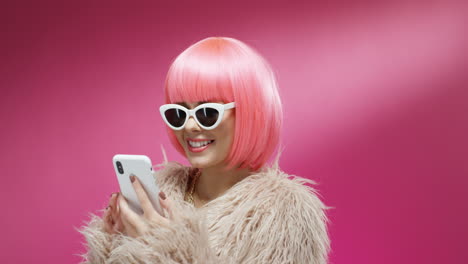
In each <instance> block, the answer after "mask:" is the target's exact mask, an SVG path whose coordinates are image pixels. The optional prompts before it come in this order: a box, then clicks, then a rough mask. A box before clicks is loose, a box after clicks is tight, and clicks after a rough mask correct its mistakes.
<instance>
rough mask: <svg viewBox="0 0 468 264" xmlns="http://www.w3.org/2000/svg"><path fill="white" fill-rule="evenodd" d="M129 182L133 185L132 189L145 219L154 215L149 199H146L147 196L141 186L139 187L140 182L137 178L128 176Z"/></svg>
mask: <svg viewBox="0 0 468 264" xmlns="http://www.w3.org/2000/svg"><path fill="white" fill-rule="evenodd" d="M130 181H131V182H132V184H133V189H135V192H136V194H137V197H138V200H139V201H140V205H141V209H143V213H144V215H145V216H147V217H151V216H152V215H153V214H154V212H155V210H154V208H153V205H152V204H151V201H150V199H149V198H148V195H147V194H146V191H145V189H144V188H143V185H141V183H140V181H139V180H138V177H136V176H134V175H131V176H130Z"/></svg>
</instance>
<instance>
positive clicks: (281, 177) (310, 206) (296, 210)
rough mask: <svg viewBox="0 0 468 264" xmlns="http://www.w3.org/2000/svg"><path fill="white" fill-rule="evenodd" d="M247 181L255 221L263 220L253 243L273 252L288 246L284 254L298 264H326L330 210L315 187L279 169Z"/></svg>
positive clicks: (267, 171) (258, 174) (251, 177)
mask: <svg viewBox="0 0 468 264" xmlns="http://www.w3.org/2000/svg"><path fill="white" fill-rule="evenodd" d="M246 180H247V181H246V182H245V183H246V185H245V188H248V189H250V190H248V192H247V193H251V194H254V195H252V197H251V200H250V201H251V202H252V204H255V209H256V213H255V214H256V216H254V218H261V219H262V220H261V222H262V223H259V227H258V229H257V234H255V235H254V236H256V237H255V239H257V240H258V241H263V242H262V243H267V244H271V245H270V246H271V248H273V249H274V248H278V247H281V245H283V247H284V245H290V246H288V247H286V248H284V252H283V253H284V254H285V255H287V256H290V257H292V258H293V259H294V260H295V261H297V262H299V263H326V261H327V255H328V252H329V244H330V241H329V238H328V232H327V223H328V218H327V215H326V210H327V209H329V208H330V207H327V206H326V205H325V204H324V203H323V202H322V201H321V200H320V198H319V193H318V192H317V190H316V189H315V188H314V185H316V183H315V182H314V181H312V180H310V179H306V178H302V177H299V176H296V175H290V174H287V173H285V172H283V171H281V170H280V169H279V168H278V167H272V168H266V169H264V170H262V171H261V172H260V173H257V174H254V175H251V176H249V177H248V178H246ZM273 234H274V235H273ZM272 235H273V236H274V239H273V240H271V236H272ZM292 245H295V246H292Z"/></svg>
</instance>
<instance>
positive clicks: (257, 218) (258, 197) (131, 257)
mask: <svg viewBox="0 0 468 264" xmlns="http://www.w3.org/2000/svg"><path fill="white" fill-rule="evenodd" d="M160 166H162V167H163V168H162V169H160V170H158V171H156V172H155V177H156V181H157V183H158V184H159V186H160V187H161V189H162V190H164V192H165V193H166V194H167V195H168V196H169V197H170V198H171V199H172V200H173V201H174V204H175V206H176V207H177V209H176V210H178V211H179V212H180V213H181V217H180V218H179V219H176V220H175V221H173V225H172V227H171V228H162V227H158V226H155V227H153V228H152V231H151V232H150V233H149V234H146V235H144V236H142V237H139V238H137V239H134V238H130V237H126V236H124V235H120V234H115V235H109V234H107V233H105V232H104V231H103V221H102V219H101V218H100V217H99V216H96V215H94V214H91V219H90V221H89V222H88V223H86V225H85V226H83V227H82V228H81V229H80V232H81V233H82V234H83V235H84V236H85V238H86V241H87V252H86V253H85V254H82V257H83V263H222V264H225V263H226V264H229V263H311V264H323V263H327V256H328V252H329V249H330V241H329V238H328V234H327V222H328V219H327V217H326V214H325V210H326V209H328V208H329V207H326V206H325V205H324V204H323V203H322V202H321V201H320V199H319V198H318V197H317V193H316V191H315V190H314V189H313V188H312V187H310V186H308V185H305V183H308V184H315V183H314V182H313V181H311V180H308V179H304V178H300V177H296V176H290V175H287V174H285V173H284V172H282V171H281V170H279V168H278V166H277V165H275V166H273V167H271V168H264V169H263V170H262V171H261V172H259V173H257V174H253V175H250V176H249V177H247V178H245V179H244V180H242V181H240V182H238V183H237V184H235V185H234V186H233V187H232V188H231V189H229V190H228V191H227V192H226V193H224V195H222V196H220V197H218V198H217V199H215V200H212V201H211V202H209V203H207V204H206V205H205V206H204V207H203V208H200V209H196V208H194V207H193V206H192V205H189V204H188V203H186V202H184V201H183V197H184V193H185V189H186V187H187V183H188V180H189V179H188V177H189V176H188V175H189V174H190V170H191V168H189V167H185V166H183V165H180V164H178V163H174V162H171V163H164V164H162V165H160Z"/></svg>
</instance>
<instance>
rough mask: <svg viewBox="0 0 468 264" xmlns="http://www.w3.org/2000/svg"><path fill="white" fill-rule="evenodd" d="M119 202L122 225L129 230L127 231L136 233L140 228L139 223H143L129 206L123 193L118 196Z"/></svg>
mask: <svg viewBox="0 0 468 264" xmlns="http://www.w3.org/2000/svg"><path fill="white" fill-rule="evenodd" d="M117 204H118V206H119V208H120V211H119V213H120V220H121V222H120V223H119V224H120V225H122V226H123V228H124V229H125V230H126V231H127V233H132V232H133V233H135V231H136V230H139V229H138V228H139V225H140V224H141V221H140V219H139V218H138V215H137V214H136V213H135V212H133V210H132V209H130V207H129V206H128V203H127V201H126V200H125V198H124V197H123V196H122V195H119V196H118V197H117Z"/></svg>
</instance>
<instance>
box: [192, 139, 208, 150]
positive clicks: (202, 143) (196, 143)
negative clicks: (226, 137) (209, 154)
mask: <svg viewBox="0 0 468 264" xmlns="http://www.w3.org/2000/svg"><path fill="white" fill-rule="evenodd" d="M211 142H213V140H207V141H190V140H189V144H190V146H191V147H192V148H199V147H203V146H206V145H208V144H210V143H211Z"/></svg>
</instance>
